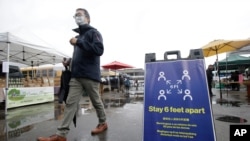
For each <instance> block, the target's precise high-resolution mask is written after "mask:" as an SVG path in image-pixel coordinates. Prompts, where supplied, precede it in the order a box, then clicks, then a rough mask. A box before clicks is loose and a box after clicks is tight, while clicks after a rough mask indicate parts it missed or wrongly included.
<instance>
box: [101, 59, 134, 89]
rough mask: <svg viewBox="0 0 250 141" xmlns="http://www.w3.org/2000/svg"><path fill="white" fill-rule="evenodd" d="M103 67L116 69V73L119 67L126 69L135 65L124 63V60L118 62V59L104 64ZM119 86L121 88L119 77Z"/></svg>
mask: <svg viewBox="0 0 250 141" xmlns="http://www.w3.org/2000/svg"><path fill="white" fill-rule="evenodd" d="M102 67H103V68H104V69H111V70H115V74H116V70H118V69H125V68H133V66H131V65H128V64H125V63H122V62H118V61H113V62H111V63H108V64H105V65H102ZM118 88H119V79H118Z"/></svg>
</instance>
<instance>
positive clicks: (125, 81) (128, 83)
mask: <svg viewBox="0 0 250 141" xmlns="http://www.w3.org/2000/svg"><path fill="white" fill-rule="evenodd" d="M124 85H125V94H129V88H130V80H129V78H125V79H124Z"/></svg>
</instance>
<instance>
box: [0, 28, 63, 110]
mask: <svg viewBox="0 0 250 141" xmlns="http://www.w3.org/2000/svg"><path fill="white" fill-rule="evenodd" d="M63 57H68V56H66V55H64V54H62V53H60V52H58V51H56V50H55V49H53V48H50V47H47V46H45V45H37V44H36V43H34V41H26V40H23V39H22V38H20V37H17V36H15V35H14V34H12V33H9V32H6V33H0V60H1V61H2V62H1V64H2V71H1V72H2V73H5V76H4V77H1V78H0V89H1V91H4V92H3V93H4V94H5V96H4V99H5V103H6V109H7V108H12V107H18V106H24V105H30V104H36V103H42V102H48V101H53V100H54V77H28V76H27V77H23V76H21V75H11V74H16V73H18V71H17V70H12V69H11V68H10V67H9V63H10V62H16V63H20V64H25V65H27V66H31V67H34V66H39V65H43V64H55V63H60V62H61V61H62V60H63ZM6 97H7V98H6Z"/></svg>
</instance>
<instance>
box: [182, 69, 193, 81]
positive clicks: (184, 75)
mask: <svg viewBox="0 0 250 141" xmlns="http://www.w3.org/2000/svg"><path fill="white" fill-rule="evenodd" d="M185 77H186V78H187V79H189V80H191V78H190V76H189V74H188V71H187V70H183V75H182V77H181V79H182V80H184V78H185Z"/></svg>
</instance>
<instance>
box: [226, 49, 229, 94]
mask: <svg viewBox="0 0 250 141" xmlns="http://www.w3.org/2000/svg"><path fill="white" fill-rule="evenodd" d="M227 59H228V56H227V53H226V81H227V82H229V80H228V77H227V75H228V74H227ZM227 86H228V83H227ZM226 89H227V90H226V91H227V97H228V88H226Z"/></svg>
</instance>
